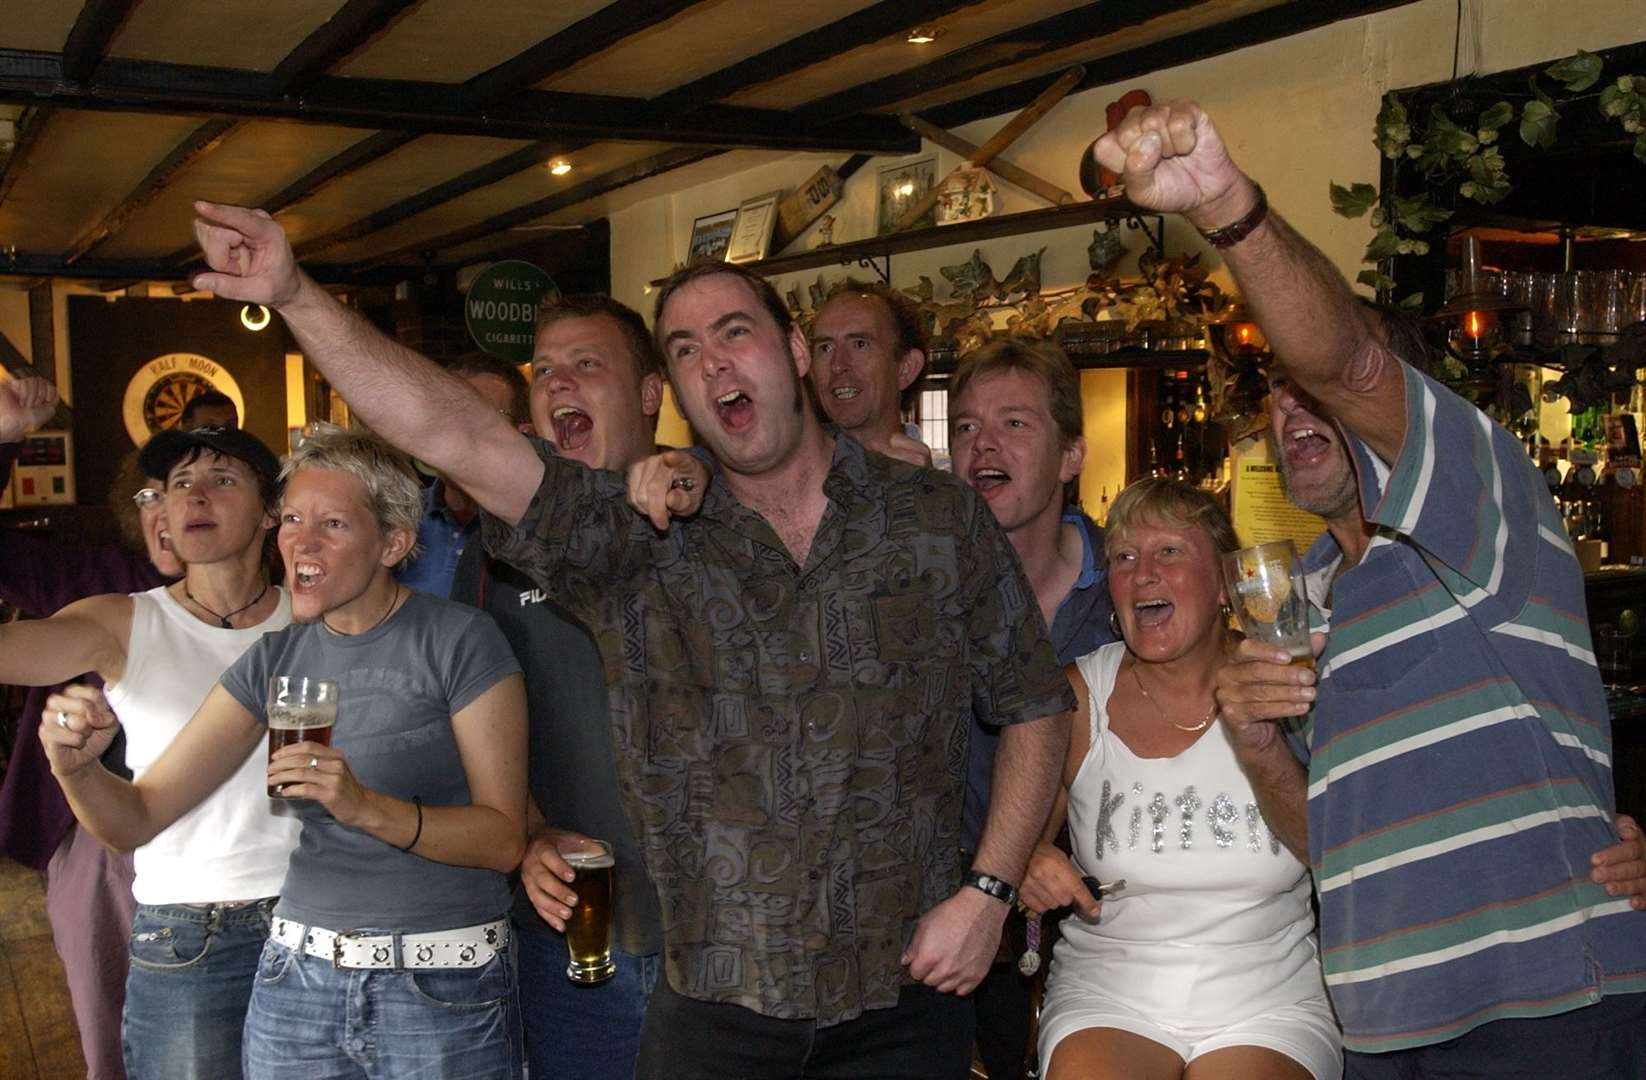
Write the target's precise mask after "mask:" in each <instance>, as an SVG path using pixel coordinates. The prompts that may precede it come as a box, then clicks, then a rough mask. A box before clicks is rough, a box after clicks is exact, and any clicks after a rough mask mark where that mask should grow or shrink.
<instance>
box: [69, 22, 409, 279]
mask: <svg viewBox="0 0 1646 1080" xmlns="http://www.w3.org/2000/svg"><path fill="white" fill-rule="evenodd" d="M419 2H421V0H349V2H348V3H346V4H344V5H343V7H341V8H339V9H338V11H337V13H336V14H334V15H333V16H332V17H331V18H330V19H328V20H327V21H326V23H325V24H324V25H322V26H320V27H319V28H318V29H316V30H315V31H313V32H312V33H310V34H309V36H308V37H306V38H304V39H303V42H302V43H301V44H300V45H298V46H297V48H295V49H293V50H292V51H291V52H290V53H289V54H287V56H286V58H285V59H284V60H282V61H281V62H280V64H279V65H278V66H277V67H276V68H275V69H274V74H273V77H272V78H273V83H274V89H275V91H276V92H277V93H281V94H286V93H290V92H292V91H294V90H298V89H301V87H302V86H303V85H304V84H305V83H307V82H308V81H309V80H310V79H313V78H314V77H315V76H317V75H321V74H324V73H325V71H326V70H327V69H329V68H330V67H332V66H333V65H334V64H336V63H338V62H339V61H341V60H343V59H344V58H345V57H347V56H348V55H349V54H350V53H352V52H354V51H355V50H356V49H358V48H359V47H360V46H361V45H362V44H363V43H364V42H365V41H366V40H367V39H368V38H370V37H371V36H372V35H373V34H376V33H378V32H379V31H381V30H382V29H383V28H384V27H385V26H387V25H388V24H389V23H390V22H392V21H393V20H394V19H395V18H396V17H398V16H399V15H400V14H402V13H403V12H405V11H406V10H407V9H408V8H410V7H412V6H413V5H414V4H415V3H419ZM239 125H240V121H238V120H228V119H214V120H208V121H206V122H205V123H204V124H202V125H200V127H198V128H196V129H195V130H194V131H193V132H191V133H190V134H189V136H188V137H187V138H185V139H184V140H183V141H182V142H180V143H178V144H177V145H176V146H175V147H173V148H172V150H171V153H169V154H167V155H166V157H165V159H164V160H163V161H161V162H160V164H158V165H156V166H155V167H154V168H153V169H152V170H150V172H149V174H148V175H147V176H145V177H144V178H143V180H142V182H141V183H139V184H138V185H137V186H136V187H135V188H133V189H132V190H131V192H129V193H128V194H127V195H126V197H125V198H124V199H122V200H121V201H120V204H119V205H118V206H116V207H115V208H114V209H113V210H111V211H110V212H109V213H108V214H107V215H105V216H104V218H103V220H102V221H100V222H98V223H97V224H96V225H93V226H92V227H91V228H90V229H88V230H87V231H86V232H85V233H84V234H82V235H81V236H80V237H79V238H78V239H77V240H75V242H74V243H73V244H72V245H70V247H69V250H68V251H67V252H66V253H65V254H64V256H63V257H64V259H66V260H67V261H68V262H71V263H72V262H75V261H76V260H78V259H81V258H83V257H84V256H86V255H87V254H89V253H90V252H92V251H95V250H96V249H97V248H98V247H99V246H100V245H102V244H104V243H106V242H107V241H108V240H110V239H111V238H113V237H114V236H115V234H117V233H118V232H119V231H120V230H121V229H123V228H125V227H126V225H127V224H128V223H129V222H130V221H131V219H132V218H133V217H134V216H135V215H136V214H137V212H138V211H139V210H141V209H142V208H143V207H145V206H147V205H148V204H149V203H151V202H153V201H154V199H155V198H156V197H157V196H158V195H159V194H160V193H161V192H162V191H164V190H165V187H166V185H167V184H169V183H170V182H171V180H172V178H173V177H175V176H176V175H177V174H178V173H180V172H182V171H183V170H184V169H187V168H188V167H189V166H190V165H192V164H193V163H194V162H196V161H198V160H199V159H200V158H202V157H204V156H205V155H207V154H209V153H211V151H213V150H215V149H216V148H217V147H218V146H221V145H222V143H223V140H224V139H226V138H228V136H229V135H230V134H231V133H232V132H233V131H234V130H235V128H237V127H239ZM185 250H188V249H185Z"/></svg>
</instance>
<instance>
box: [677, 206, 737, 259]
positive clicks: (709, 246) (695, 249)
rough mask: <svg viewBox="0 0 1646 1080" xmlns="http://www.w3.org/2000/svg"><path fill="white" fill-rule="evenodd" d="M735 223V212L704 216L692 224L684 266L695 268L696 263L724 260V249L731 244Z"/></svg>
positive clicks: (727, 211)
mask: <svg viewBox="0 0 1646 1080" xmlns="http://www.w3.org/2000/svg"><path fill="white" fill-rule="evenodd" d="M736 222H737V211H736V210H722V211H720V212H719V213H718V214H705V215H704V216H703V217H700V218H698V219H697V220H696V221H694V222H692V238H691V243H690V244H689V245H688V246H687V247H688V250H687V252H686V265H687V266H696V265H697V264H698V263H705V262H721V261H722V260H724V259H725V258H726V247H727V245H729V244H730V243H731V242H732V226H733V225H734V224H736Z"/></svg>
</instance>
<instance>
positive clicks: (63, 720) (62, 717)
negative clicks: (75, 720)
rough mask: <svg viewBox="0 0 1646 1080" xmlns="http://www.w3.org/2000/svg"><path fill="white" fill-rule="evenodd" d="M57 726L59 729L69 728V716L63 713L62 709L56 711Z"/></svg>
mask: <svg viewBox="0 0 1646 1080" xmlns="http://www.w3.org/2000/svg"><path fill="white" fill-rule="evenodd" d="M57 726H58V727H60V728H66V727H68V726H69V714H68V713H66V712H64V711H63V710H62V709H58V710H57Z"/></svg>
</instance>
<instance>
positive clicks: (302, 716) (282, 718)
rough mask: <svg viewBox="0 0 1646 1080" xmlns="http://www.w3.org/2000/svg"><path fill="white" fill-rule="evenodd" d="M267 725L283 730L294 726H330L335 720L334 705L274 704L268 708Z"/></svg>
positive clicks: (335, 709) (335, 707) (335, 708)
mask: <svg viewBox="0 0 1646 1080" xmlns="http://www.w3.org/2000/svg"><path fill="white" fill-rule="evenodd" d="M268 721H269V727H271V728H275V729H277V730H281V731H285V730H289V729H294V728H320V727H331V726H332V725H333V724H335V723H336V722H337V706H336V705H302V706H293V705H276V706H275V707H274V708H272V709H270V710H269V716H268Z"/></svg>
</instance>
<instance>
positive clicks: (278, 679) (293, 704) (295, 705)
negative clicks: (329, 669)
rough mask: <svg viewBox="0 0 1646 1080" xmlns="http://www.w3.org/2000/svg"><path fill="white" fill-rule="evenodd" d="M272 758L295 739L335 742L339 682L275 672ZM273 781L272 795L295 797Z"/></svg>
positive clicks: (271, 694) (270, 706) (272, 681)
mask: <svg viewBox="0 0 1646 1080" xmlns="http://www.w3.org/2000/svg"><path fill="white" fill-rule="evenodd" d="M266 711H267V715H268V721H269V758H270V759H271V760H272V759H273V757H274V754H275V751H277V750H279V749H280V748H281V747H285V746H291V745H292V744H293V743H300V742H317V743H320V744H321V745H322V746H330V745H331V729H332V724H334V723H335V722H336V721H337V684H336V683H334V682H331V681H329V680H327V679H311V678H308V677H307V676H305V675H275V676H273V677H271V678H270V679H269V700H268V708H267V710H266ZM282 787H284V785H282V784H270V785H269V787H268V790H269V798H271V799H292V798H296V796H294V795H287V794H285V792H283V791H281V790H280V789H281V788H282Z"/></svg>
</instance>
